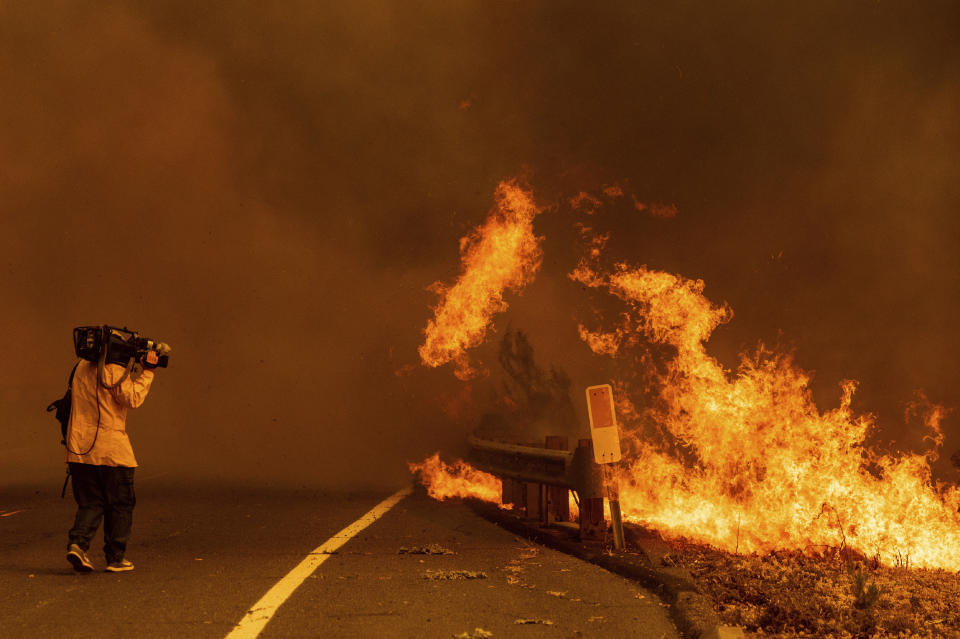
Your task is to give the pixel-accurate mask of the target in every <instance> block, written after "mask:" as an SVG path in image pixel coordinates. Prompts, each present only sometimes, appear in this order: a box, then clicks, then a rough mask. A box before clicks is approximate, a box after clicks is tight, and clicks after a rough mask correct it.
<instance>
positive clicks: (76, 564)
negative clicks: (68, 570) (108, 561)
mask: <svg viewBox="0 0 960 639" xmlns="http://www.w3.org/2000/svg"><path fill="white" fill-rule="evenodd" d="M67 561H69V562H70V563H71V564H73V569H74V570H76V571H77V572H93V565H92V564H89V563H84V561H83V557H81V556H80V555H78V554H76V553H72V552H71V553H67Z"/></svg>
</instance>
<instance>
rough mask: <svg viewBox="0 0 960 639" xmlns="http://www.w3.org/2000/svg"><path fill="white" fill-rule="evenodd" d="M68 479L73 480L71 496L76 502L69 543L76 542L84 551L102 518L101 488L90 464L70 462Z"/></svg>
mask: <svg viewBox="0 0 960 639" xmlns="http://www.w3.org/2000/svg"><path fill="white" fill-rule="evenodd" d="M70 481H71V482H73V498H74V499H75V500H76V502H77V516H76V517H75V518H74V522H73V528H71V529H70V534H69V537H70V540H69V541H68V542H67V548H68V549H69V548H70V544H76V545H77V546H79V547H80V548H81V549H83V550H84V551H86V550H88V549H89V548H90V541H91V540H92V539H93V536H94V534H96V532H97V528H98V527H99V526H100V520H101V519H102V518H103V499H104V497H103V490H102V488H101V486H100V478H99V476H98V473H97V467H96V466H92V465H90V464H77V463H73V462H71V463H70Z"/></svg>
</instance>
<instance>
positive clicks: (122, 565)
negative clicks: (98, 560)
mask: <svg viewBox="0 0 960 639" xmlns="http://www.w3.org/2000/svg"><path fill="white" fill-rule="evenodd" d="M128 570H133V564H132V563H130V562H129V561H128V560H126V559H121V560H120V561H114V562H111V563H109V564H107V572H127V571H128Z"/></svg>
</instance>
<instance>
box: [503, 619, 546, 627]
mask: <svg viewBox="0 0 960 639" xmlns="http://www.w3.org/2000/svg"><path fill="white" fill-rule="evenodd" d="M513 623H514V624H516V625H518V626H533V625H541V626H552V625H553V622H552V621H550V620H549V619H517V620H516V621H514V622H513Z"/></svg>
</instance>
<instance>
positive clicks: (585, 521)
mask: <svg viewBox="0 0 960 639" xmlns="http://www.w3.org/2000/svg"><path fill="white" fill-rule="evenodd" d="M579 447H580V448H586V449H588V451H587V452H589V458H590V461H589V463H590V464H593V451H592V448H593V441H592V440H590V439H581V440H580V442H579ZM594 465H595V464H594ZM593 470H594V471H595V474H599V473H598V472H597V471H599V469H593ZM594 480H595V478H594ZM591 488H592V489H591V490H590V491H589V493H594V494H589V493H587V492H584V489H583V488H581V494H580V495H579V497H580V541H603V537H604V534H605V533H606V531H607V522H606V521H604V517H603V493H602V489H599V490H598V488H599V487H597V486H593V487H591Z"/></svg>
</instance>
